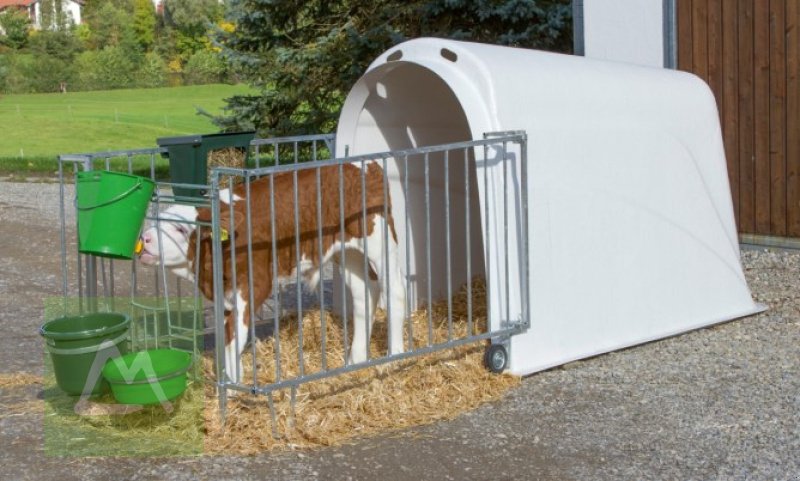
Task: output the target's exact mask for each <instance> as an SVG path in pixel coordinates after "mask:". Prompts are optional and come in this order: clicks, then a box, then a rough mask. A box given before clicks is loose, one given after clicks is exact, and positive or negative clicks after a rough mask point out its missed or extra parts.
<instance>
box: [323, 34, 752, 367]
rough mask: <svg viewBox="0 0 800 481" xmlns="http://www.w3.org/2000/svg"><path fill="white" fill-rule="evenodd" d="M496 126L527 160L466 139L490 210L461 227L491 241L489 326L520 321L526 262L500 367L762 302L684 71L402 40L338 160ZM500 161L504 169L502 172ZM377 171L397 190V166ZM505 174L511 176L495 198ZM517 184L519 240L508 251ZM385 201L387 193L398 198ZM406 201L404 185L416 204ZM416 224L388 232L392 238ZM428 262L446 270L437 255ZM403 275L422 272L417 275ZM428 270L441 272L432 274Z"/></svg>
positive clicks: (355, 115) (697, 90)
mask: <svg viewBox="0 0 800 481" xmlns="http://www.w3.org/2000/svg"><path fill="white" fill-rule="evenodd" d="M505 130H520V131H524V132H526V133H527V139H528V143H527V154H525V153H520V152H514V153H513V154H511V155H514V156H521V161H522V162H526V163H527V166H528V172H527V184H522V182H521V176H520V163H519V162H515V163H511V164H503V165H498V164H497V163H496V162H495V159H496V155H494V153H493V152H492V151H491V150H490V151H489V152H488V154H489V157H484V152H483V150H482V149H475V150H474V151H473V154H474V155H475V163H474V165H475V168H476V171H477V187H478V191H479V193H480V196H481V199H482V200H483V199H487V198H488V202H489V205H490V209H491V212H490V213H489V214H490V215H489V222H490V225H489V226H488V228H487V226H486V222H487V220H486V218H485V217H482V218H481V221H482V222H483V223H484V225H483V228H477V223H478V221H479V219H478V217H473V219H472V220H473V222H475V223H476V226H475V227H476V228H474V229H472V230H471V232H472V233H473V239H472V240H473V245H480V244H481V241H482V240H483V241H484V242H483V244H484V245H486V246H487V250H486V252H485V255H486V258H485V265H488V266H490V267H489V272H488V276H487V278H488V279H487V281H488V284H489V286H490V294H489V298H490V303H491V324H492V326H493V327H494V328H496V327H498V326H499V324H500V323H501V322H502V321H503V320H509V319H516V318H519V317H520V316H521V315H523V314H522V307H521V301H520V300H521V299H522V298H523V297H524V295H523V293H522V292H521V291H522V287H524V285H525V282H524V279H523V276H522V274H521V273H520V271H519V267H520V266H521V265H522V262H521V260H522V259H521V256H520V252H521V250H527V252H528V253H529V256H530V263H529V272H530V284H529V286H528V293H527V295H528V296H529V299H530V309H531V312H530V313H529V321H530V328H529V329H528V330H527V331H526V332H525V333H522V334H519V335H516V336H513V337H512V339H511V350H510V351H511V352H510V369H511V371H512V372H513V373H515V374H530V373H532V372H536V371H540V370H542V369H547V368H549V367H552V366H556V365H559V364H563V363H566V362H569V361H572V360H575V359H580V358H584V357H589V356H593V355H596V354H599V353H603V352H608V351H611V350H614V349H619V348H622V347H626V346H630V345H634V344H638V343H642V342H646V341H650V340H654V339H659V338H663V337H667V336H671V335H674V334H677V333H680V332H684V331H688V330H691V329H696V328H699V327H703V326H707V325H710V324H714V323H718V322H722V321H727V320H731V319H735V318H738V317H743V316H747V315H750V314H754V313H756V312H758V311H759V310H760V309H761V307H759V306H758V305H756V304H755V303H754V302H753V300H752V298H751V296H750V291H749V289H748V287H747V283H746V281H745V277H744V274H743V272H742V268H741V265H740V262H739V245H738V241H737V236H736V226H735V224H734V216H733V209H732V204H731V197H730V188H729V184H728V176H727V170H726V163H725V155H724V151H723V144H722V136H721V131H720V127H719V117H718V114H717V108H716V104H715V101H714V97H713V95H712V93H711V91H710V90H709V88H708V87H707V86H706V85H705V83H703V82H702V81H701V80H699V79H698V78H697V77H695V76H693V75H690V74H686V73H682V72H677V71H672V70H664V69H658V68H645V67H636V66H631V65H626V64H621V63H611V62H603V61H596V60H590V59H586V58H581V57H574V56H567V55H557V54H550V53H544V52H538V51H532V50H524V49H514V48H505V47H498V46H490V45H483V44H475V43H464V42H453V41H445V40H439V39H418V40H412V41H409V42H406V43H403V44H401V45H398V46H396V47H395V48H392V49H390V50H388V51H387V52H386V53H384V54H383V55H382V56H380V57H379V58H378V59H377V60H375V62H373V64H372V65H371V66H370V67H369V69H368V71H367V73H366V74H365V75H364V76H363V77H362V78H361V79H360V80H359V81H358V82H357V83H356V85H355V86H354V87H353V89H352V90H351V92H350V94H349V96H348V97H347V101H346V102H345V105H344V108H343V109H342V114H341V116H340V118H339V126H338V131H337V138H336V141H337V146H338V148H339V153H340V154H342V153H344V149H347V148H349V153H350V154H351V155H353V154H362V153H366V152H378V151H383V150H395V149H405V148H413V147H419V146H424V145H436V144H443V143H448V142H453V141H457V140H463V139H466V138H476V139H477V138H482V137H483V135H484V133H486V132H497V131H505ZM487 159H488V160H487ZM503 166H513V169H511V170H509V171H508V172H506V175H505V176H504V172H503ZM390 175H393V176H394V178H395V180H396V181H395V182H394V183H393V186H394V188H395V189H396V188H397V185H398V184H399V182H398V181H397V176H398V175H399V173H398V171H397V168H396V167H395V168H393V169H392V170H390ZM419 175H420V174H419V172H418V171H417V172H415V173H414V174H412V177H413V178H415V179H419ZM486 177H488V183H487V182H486ZM504 177H505V179H506V182H507V183H508V185H510V186H511V188H510V189H509V190H508V196H509V197H508V199H507V200H506V201H504V200H503V199H502V192H503V188H502V184H503V179H504ZM415 185H418V184H415ZM526 194H527V212H528V214H527V215H528V230H527V233H526V234H527V238H528V244H527V245H523V246H519V245H517V243H516V242H515V241H517V242H518V241H519V240H520V239H522V233H520V228H521V226H522V225H523V224H524V213H525V210H526V209H525V207H526V206H525V205H524V196H525V195H526ZM436 195H438V196H441V193H437V194H436ZM398 197H399V198H400V199H398ZM393 198H394V199H397V200H395V203H396V204H397V203H399V202H400V201H401V199H402V196H394V197H393ZM418 199H419V196H418V195H413V194H412V195H411V202H412V203H414V202H419V200H418ZM414 205H416V204H414ZM475 205H476V206H477V205H478V204H477V201H476V203H475ZM506 206H508V207H509V208H508V209H505V208H504V207H506ZM414 210H416V209H414ZM504 214H508V216H509V222H508V225H507V227H508V236H509V239H511V241H512V242H511V244H510V245H509V246H508V248H509V250H508V252H506V251H504V249H503V246H504V245H505V244H504V243H503V242H498V240H499V239H501V238H502V237H503V236H504V235H505V232H504V225H503V221H502V219H503V215H504ZM413 221H414V219H412V222H413ZM417 227H418V226H417V225H412V226H410V228H400V229H399V232H400V233H401V234H400V235H401V236H402V235H403V234H402V233H408V232H412V233H413V232H414V231H415V230H417V229H416V228H417ZM439 227H441V226H439ZM487 234H488V235H489V236H491V238H490V239H489V240H487V239H486V237H485V236H486V235H487ZM434 235H437V234H434ZM438 235H441V233H439V234H438ZM481 235H483V236H484V238H483V239H481ZM400 245H401V247H402V246H403V245H404V243H403V242H401V243H400ZM421 250H422V246H421V245H420V243H419V240H418V239H415V242H414V243H413V248H412V250H411V251H410V252H407V253H405V252H404V255H408V256H410V257H411V258H412V259H416V258H417V257H418V256H419V254H418V253H420V252H421ZM415 254H416V256H415ZM438 259H441V258H438ZM506 261H508V265H509V267H510V273H509V278H508V279H506V277H505V273H504V272H503V268H504V266H505V263H506ZM414 264H415V263H414V262H413V261H412V265H414ZM475 264H476V265H483V262H476V263H475ZM433 271H434V272H438V273H442V272H444V269H443V268H442V265H441V264H438V265H437V266H436V268H434V269H433ZM414 273H415V272H412V273H411V274H412V276H413V275H414ZM459 274H460V273H457V272H455V271H454V272H453V275H454V276H458V275H459ZM459 281H463V278H458V280H457V281H456V282H455V283H456V284H458V283H459ZM415 282H418V283H420V284H423V285H424V282H425V280H424V278H420V277H419V276H417V277H415ZM431 282H432V283H434V284H436V285H442V284H443V283H442V282H441V277H440V278H436V277H434V278H432V279H431ZM508 282H510V284H509V285H508V287H509V289H507V290H505V291H504V289H503V287H504V286H505V285H506V283H508ZM417 290H418V291H419V290H422V291H424V290H425V289H424V287H423V288H419V287H418V289H417ZM505 294H510V297H506V295H505ZM507 303H508V304H507ZM507 313H510V317H509V316H508V314H507Z"/></svg>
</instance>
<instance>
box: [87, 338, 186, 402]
mask: <svg viewBox="0 0 800 481" xmlns="http://www.w3.org/2000/svg"><path fill="white" fill-rule="evenodd" d="M191 364H192V356H191V354H189V353H188V352H183V351H177V350H175V349H150V350H148V351H142V352H132V353H130V354H126V355H124V356H122V357H118V358H116V359H110V360H109V361H108V362H107V363H106V365H105V367H104V368H103V377H104V378H105V379H106V381H108V383H109V384H110V385H111V392H112V393H113V394H114V398H115V399H116V400H117V402H118V403H120V404H145V405H146V404H159V403H161V402H163V401H171V400H174V399H175V398H177V397H178V396H180V395H181V394H183V391H185V390H186V372H187V371H188V370H189V366H190V365H191Z"/></svg>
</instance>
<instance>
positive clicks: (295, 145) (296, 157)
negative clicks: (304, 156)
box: [294, 141, 300, 164]
mask: <svg viewBox="0 0 800 481" xmlns="http://www.w3.org/2000/svg"><path fill="white" fill-rule="evenodd" d="M298 162H300V159H299V158H298V155H297V141H295V142H294V163H295V164H296V163H298Z"/></svg>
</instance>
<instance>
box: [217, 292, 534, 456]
mask: <svg viewBox="0 0 800 481" xmlns="http://www.w3.org/2000/svg"><path fill="white" fill-rule="evenodd" d="M452 305H453V315H452V327H449V323H448V316H447V302H446V301H444V302H440V303H436V304H434V305H433V306H432V309H431V317H432V319H433V332H432V335H433V338H432V341H433V343H440V342H444V341H446V340H447V338H448V331H451V332H452V339H459V338H463V337H464V336H465V335H466V334H467V291H466V289H462V290H461V292H459V293H458V294H457V295H456V296H454V298H453V302H452ZM320 315H321V314H320V312H319V311H310V312H307V313H304V316H303V341H304V353H303V354H304V368H305V373H306V374H310V373H312V372H316V371H319V370H320V369H321V362H322V356H321V354H320V351H321V350H320V348H319V346H320V345H321V339H322V328H321V326H322V323H321V322H320V321H321V319H320ZM324 315H325V316H326V330H325V333H326V341H327V353H328V356H327V362H328V368H329V369H331V368H336V367H340V366H342V365H343V360H344V346H345V345H346V344H348V343H346V342H345V339H343V338H342V329H341V324H340V321H339V320H338V319H336V318H334V317H333V316H331V315H330V314H328V313H325V314H324ZM411 317H412V324H413V338H414V346H415V347H421V346H425V345H427V343H428V341H429V331H428V312H427V310H426V309H421V310H418V311H416V312H414V313H413V314H412V316H411ZM384 320H385V315H384V313H383V312H381V311H379V312H378V313H377V316H376V321H375V328H374V333H373V337H372V339H373V341H372V345H371V356H373V357H377V356H381V355H385V353H386V338H387V335H386V323H385V322H384ZM473 323H474V325H473V329H474V332H476V333H477V332H484V331H485V324H486V307H485V297H484V288H483V284H482V283H481V282H478V281H476V282H475V283H474V285H473ZM407 336H408V334H407V333H406V337H407ZM297 345H298V322H297V318H296V317H294V318H286V319H284V320H282V322H281V331H280V355H281V369H282V373H283V377H284V379H286V378H290V377H293V376H295V375H296V374H297V373H298V369H299V362H298V349H297ZM274 347H275V343H274V340H273V339H272V338H270V339H267V340H259V341H258V342H256V345H255V348H256V360H257V364H258V368H257V372H258V381H259V384H263V383H268V382H272V381H273V380H274V378H273V377H274V369H273V366H274V359H275V357H274V356H275V354H274ZM484 349H485V344H484V343H475V344H471V345H466V346H462V347H459V348H455V349H451V350H448V351H442V352H439V353H434V354H430V355H427V356H424V357H417V358H412V359H408V360H405V361H400V362H397V363H391V364H387V365H383V366H378V367H374V368H369V369H365V370H361V371H356V372H353V373H349V374H346V375H342V376H336V377H333V378H329V379H324V380H320V381H315V382H313V383H309V384H306V385H303V386H301V387H300V388H299V389H298V391H297V394H296V405H295V411H294V413H292V410H291V407H290V406H291V404H290V392H289V390H288V389H287V390H282V391H279V392H276V393H274V396H273V400H274V406H275V411H276V418H277V426H274V427H275V432H276V433H277V434H278V436H277V437H274V436H273V434H272V433H273V426H272V422H271V416H270V410H269V406H268V403H267V397H266V396H250V395H245V394H242V395H239V396H237V397H235V398H232V399H230V400H229V402H228V413H227V420H226V426H225V428H224V429H223V428H222V426H221V423H220V418H219V410H218V408H217V402H216V395H215V392H214V389H213V388H212V387H207V389H206V409H205V418H206V429H207V436H206V446H205V447H206V452H211V453H240V454H251V453H256V452H260V451H269V450H278V449H297V448H311V447H318V446H329V445H337V444H341V443H344V442H347V441H348V440H352V439H353V438H356V437H363V436H369V435H375V434H378V433H386V432H389V431H392V430H397V429H402V428H407V427H411V426H420V425H424V424H430V423H433V422H436V421H440V420H446V419H452V418H455V417H456V416H458V415H459V414H462V413H464V412H466V411H469V410H471V409H474V408H476V407H478V406H480V405H482V404H484V403H487V402H490V401H494V400H497V399H499V398H500V397H502V396H503V394H505V393H506V392H507V391H508V390H509V389H510V388H511V387H513V386H516V385H517V384H518V383H519V379H518V378H516V377H514V376H511V375H495V374H491V373H489V372H488V371H487V370H486V369H485V368H484V367H483V353H484ZM243 364H244V366H243V367H244V373H243V378H242V379H244V380H246V381H247V382H249V381H250V380H252V346H250V347H248V349H247V350H246V354H245V355H244V356H243ZM203 367H204V371H205V374H206V376H207V379H211V378H213V376H214V374H213V371H214V369H213V359H212V358H211V357H209V356H206V357H205V358H204V365H203Z"/></svg>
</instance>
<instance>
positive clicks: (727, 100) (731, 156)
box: [572, 0, 800, 248]
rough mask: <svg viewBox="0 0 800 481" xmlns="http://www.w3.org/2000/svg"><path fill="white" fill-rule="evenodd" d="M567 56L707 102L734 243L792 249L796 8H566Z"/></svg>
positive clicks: (726, 1) (793, 0) (796, 187)
mask: <svg viewBox="0 0 800 481" xmlns="http://www.w3.org/2000/svg"><path fill="white" fill-rule="evenodd" d="M572 6H573V12H574V16H573V17H574V22H575V25H574V26H575V52H576V53H577V54H579V55H585V56H586V57H592V58H599V59H604V60H612V61H619V62H627V63H635V64H639V65H647V66H651V67H660V68H675V69H679V70H683V71H686V72H691V73H693V74H695V75H697V76H698V77H700V78H701V79H703V80H704V81H705V82H706V83H707V84H708V85H709V87H710V88H711V90H712V91H713V92H714V96H715V97H716V100H717V107H718V109H719V115H720V125H721V127H722V136H723V140H724V142H725V156H726V159H727V162H728V179H729V181H730V187H731V195H732V198H733V208H734V213H735V215H736V222H737V226H738V229H739V233H740V239H741V241H742V242H743V243H753V244H760V245H776V246H783V247H794V248H800V0H770V1H761V0H739V1H734V0H573V2H572Z"/></svg>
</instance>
